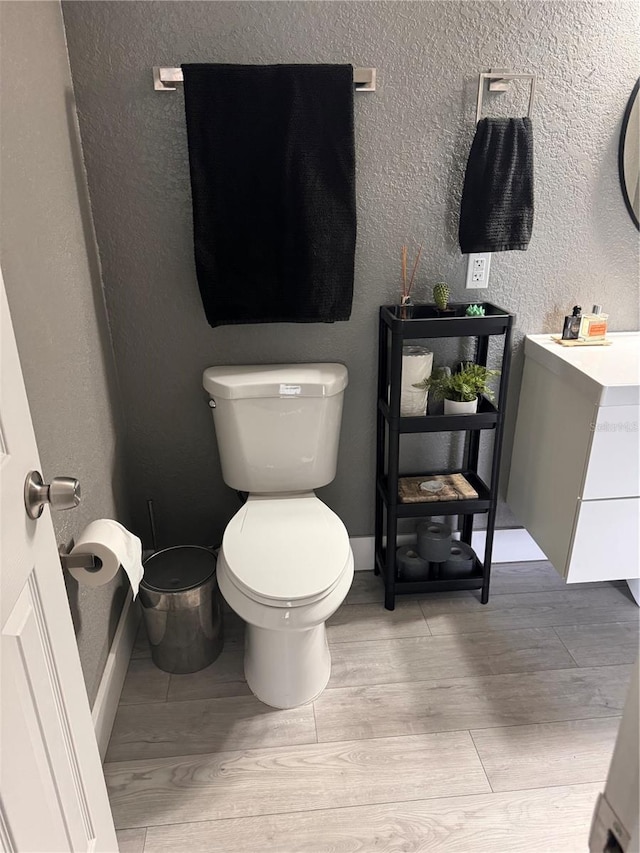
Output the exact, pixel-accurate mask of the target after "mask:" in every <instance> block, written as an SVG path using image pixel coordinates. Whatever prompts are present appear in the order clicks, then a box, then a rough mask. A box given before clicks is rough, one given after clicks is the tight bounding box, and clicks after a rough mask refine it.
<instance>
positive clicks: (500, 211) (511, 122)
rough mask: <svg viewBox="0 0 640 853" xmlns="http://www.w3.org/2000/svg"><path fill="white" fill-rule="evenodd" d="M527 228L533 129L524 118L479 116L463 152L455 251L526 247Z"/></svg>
mask: <svg viewBox="0 0 640 853" xmlns="http://www.w3.org/2000/svg"><path fill="white" fill-rule="evenodd" d="M532 227H533V129H532V127H531V120H530V119H528V118H483V119H481V120H480V121H479V122H478V126H477V128H476V135H475V137H474V140H473V144H472V146H471V151H470V153H469V160H468V162H467V171H466V174H465V177H464V189H463V191H462V203H461V206H460V228H459V239H460V250H461V252H462V253H463V254H464V255H466V254H468V253H469V252H508V251H510V250H511V249H526V248H527V246H528V245H529V240H530V239H531V229H532Z"/></svg>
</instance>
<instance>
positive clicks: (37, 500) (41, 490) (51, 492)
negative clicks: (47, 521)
mask: <svg viewBox="0 0 640 853" xmlns="http://www.w3.org/2000/svg"><path fill="white" fill-rule="evenodd" d="M79 503H80V483H79V482H78V481H77V480H76V479H75V477H54V478H53V480H52V481H51V482H50V483H45V482H43V480H42V474H41V473H40V472H39V471H29V473H28V474H27V479H26V480H25V483H24V505H25V507H26V510H27V515H28V516H29V518H40V516H41V515H42V510H43V509H44V506H45V504H50V505H51V509H73V508H74V507H77V506H78V504H79Z"/></svg>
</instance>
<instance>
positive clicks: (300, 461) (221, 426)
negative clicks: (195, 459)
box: [202, 364, 348, 494]
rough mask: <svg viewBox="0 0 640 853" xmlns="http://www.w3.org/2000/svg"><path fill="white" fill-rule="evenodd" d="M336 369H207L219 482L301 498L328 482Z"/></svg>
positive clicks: (338, 415) (339, 372)
mask: <svg viewBox="0 0 640 853" xmlns="http://www.w3.org/2000/svg"><path fill="white" fill-rule="evenodd" d="M347 381H348V374H347V368H346V367H345V366H344V365H343V364H268V365H239V366H235V367H209V368H207V370H205V372H204V374H203V377H202V384H203V385H204V387H205V389H206V390H207V391H208V392H209V396H210V397H211V399H212V400H213V401H214V403H215V408H213V409H212V411H213V421H214V423H215V427H216V436H217V439H218V449H219V451H220V461H221V463H222V476H223V477H224V481H225V483H226V484H227V485H228V486H231V487H232V488H233V489H238V490H239V491H243V492H252V493H253V494H260V493H263V494H273V493H278V492H305V491H312V490H313V489H317V488H319V487H320V486H326V485H327V483H330V482H331V481H332V480H333V478H334V477H335V475H336V463H337V459H338V441H339V437H340V422H341V420H342V400H343V396H344V389H345V388H346V387H347Z"/></svg>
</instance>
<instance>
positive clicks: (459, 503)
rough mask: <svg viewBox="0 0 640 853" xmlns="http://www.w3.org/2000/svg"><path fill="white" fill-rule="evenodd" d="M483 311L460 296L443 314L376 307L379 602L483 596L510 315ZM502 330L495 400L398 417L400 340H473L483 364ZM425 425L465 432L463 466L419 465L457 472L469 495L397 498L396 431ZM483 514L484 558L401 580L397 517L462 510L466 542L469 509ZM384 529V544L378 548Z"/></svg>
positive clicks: (490, 308)
mask: <svg viewBox="0 0 640 853" xmlns="http://www.w3.org/2000/svg"><path fill="white" fill-rule="evenodd" d="M483 308H484V309H485V316H484V317H467V316H466V314H465V312H466V309H467V303H456V304H453V305H451V306H450V309H452V310H449V311H448V313H447V314H446V315H444V316H443V314H442V312H440V311H439V310H438V309H437V308H436V306H435V305H415V306H414V307H413V312H412V316H411V318H408V319H403V318H401V317H400V306H397V305H383V306H381V307H380V319H379V341H378V404H377V422H376V423H377V430H376V488H375V572H376V574H382V576H383V578H384V585H385V607H386V608H387V609H388V610H393V609H394V607H395V597H396V595H398V594H402V593H416V592H439V591H442V590H452V589H482V597H481V601H482V603H483V604H486V603H487V601H488V600H489V582H490V575H491V555H492V550H493V535H494V529H495V521H496V511H497V505H498V478H499V475H500V453H501V450H502V437H503V428H504V412H505V406H506V396H507V388H508V383H509V369H510V364H511V331H512V327H513V322H514V319H515V318H514V315H513V314H510V313H509V312H508V311H504V310H503V309H502V308H499V307H498V306H497V305H492V304H491V303H489V302H485V303H483ZM494 335H499V336H503V338H504V340H503V350H502V369H501V375H500V386H499V390H498V396H497V403H496V405H494V404H493V403H491V402H490V401H489V400H487V399H486V398H482V399H481V400H480V403H479V406H478V412H477V413H476V414H470V415H424V416H423V417H404V418H403V417H401V415H400V390H401V380H402V346H403V342H404V341H405V340H416V339H419V338H460V337H469V338H475V339H476V349H475V362H476V363H477V364H481V365H484V366H486V365H487V357H488V352H489V338H490V337H492V336H494ZM485 430H494V443H493V455H492V459H491V479H490V482H489V484H488V485H487V484H486V483H484V482H483V481H482V480H481V478H480V477H479V475H478V458H479V453H480V437H481V435H482V432H483V431H485ZM429 432H465V433H466V435H467V441H466V448H465V454H464V466H463V468H462V470H461V471H421V472H418V473H417V474H416V475H415V476H426V475H428V474H451V473H463V474H464V476H465V478H466V479H467V480H468V482H469V484H470V485H471V486H472V487H473V488H474V489H475V490H476V492H477V493H478V497H477V498H476V499H463V500H451V501H437V502H431V503H404V504H403V503H400V501H399V498H398V480H399V456H400V437H401V436H402V435H407V434H412V433H413V434H416V433H429ZM476 513H487V529H486V540H485V549H484V560H483V561H481V560H480V559H476V564H475V567H474V568H473V570H472V571H471V572H470V573H466V574H465V575H464V576H463V577H460V576H456V575H455V574H452V573H447V572H443V570H442V569H440V570H439V572H438V575H437V577H435V576H434V575H433V573H431V572H430V574H429V579H427V580H421V581H411V582H407V581H402V580H399V579H398V577H397V571H396V559H395V556H396V548H397V541H396V540H397V534H398V518H426V517H429V516H432V515H437V516H440V515H461V516H463V522H462V531H461V539H462V541H463V542H465V543H466V544H467V545H471V544H472V543H471V539H472V536H473V516H474V514H476ZM385 534H386V542H387V547H383V537H384V535H385Z"/></svg>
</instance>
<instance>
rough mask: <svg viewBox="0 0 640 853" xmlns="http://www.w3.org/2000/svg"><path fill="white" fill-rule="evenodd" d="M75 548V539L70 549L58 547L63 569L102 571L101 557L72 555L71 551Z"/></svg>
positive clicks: (70, 544) (62, 546)
mask: <svg viewBox="0 0 640 853" xmlns="http://www.w3.org/2000/svg"><path fill="white" fill-rule="evenodd" d="M73 546H74V541H73V539H72V540H71V542H70V543H69V547H68V548H67V547H65V546H64V545H59V546H58V554H59V556H60V564H61V565H62V568H63V569H67V570H69V569H86V570H87V571H88V572H99V571H100V569H101V568H102V560H101V559H100V557H96V556H95V554H71V553H70V551H71V550H72V548H73Z"/></svg>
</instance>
